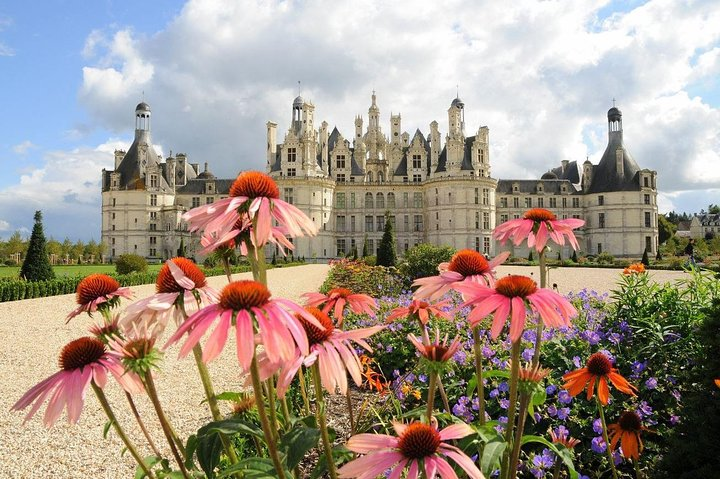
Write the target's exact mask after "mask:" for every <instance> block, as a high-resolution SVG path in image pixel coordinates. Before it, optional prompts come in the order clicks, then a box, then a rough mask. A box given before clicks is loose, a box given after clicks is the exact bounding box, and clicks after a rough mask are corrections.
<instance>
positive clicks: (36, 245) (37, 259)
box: [20, 210, 55, 281]
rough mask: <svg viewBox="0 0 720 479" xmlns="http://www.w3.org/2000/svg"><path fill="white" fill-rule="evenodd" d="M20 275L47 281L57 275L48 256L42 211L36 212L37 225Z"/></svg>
mask: <svg viewBox="0 0 720 479" xmlns="http://www.w3.org/2000/svg"><path fill="white" fill-rule="evenodd" d="M20 277H21V278H24V279H26V280H28V281H46V280H48V279H53V278H54V277H55V272H54V271H53V269H52V266H51V265H50V259H49V258H48V252H47V245H46V243H45V234H44V233H43V225H42V212H41V211H39V210H38V211H36V212H35V225H34V226H33V230H32V234H31V235H30V245H29V246H28V250H27V256H25V261H24V262H23V265H22V268H21V269H20Z"/></svg>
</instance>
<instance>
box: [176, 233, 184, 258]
mask: <svg viewBox="0 0 720 479" xmlns="http://www.w3.org/2000/svg"><path fill="white" fill-rule="evenodd" d="M177 255H178V258H184V257H185V238H180V247H179V248H178V250H177Z"/></svg>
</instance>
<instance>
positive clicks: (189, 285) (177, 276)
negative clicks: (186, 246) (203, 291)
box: [165, 259, 195, 289]
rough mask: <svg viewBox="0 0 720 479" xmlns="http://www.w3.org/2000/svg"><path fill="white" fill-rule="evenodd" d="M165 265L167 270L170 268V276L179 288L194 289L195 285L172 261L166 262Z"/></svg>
mask: <svg viewBox="0 0 720 479" xmlns="http://www.w3.org/2000/svg"><path fill="white" fill-rule="evenodd" d="M165 264H166V265H168V268H170V274H171V275H172V277H173V279H174V280H175V282H176V283H177V284H178V285H179V286H180V287H182V288H184V289H195V283H194V282H193V280H191V279H190V278H188V277H187V276H185V273H183V270H182V269H180V267H179V266H178V265H176V264H175V262H174V261H173V260H172V259H169V260H167V261H166V262H165Z"/></svg>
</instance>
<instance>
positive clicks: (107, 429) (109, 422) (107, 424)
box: [103, 421, 114, 439]
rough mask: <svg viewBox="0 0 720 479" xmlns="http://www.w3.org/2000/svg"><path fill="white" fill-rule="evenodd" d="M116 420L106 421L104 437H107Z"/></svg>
mask: <svg viewBox="0 0 720 479" xmlns="http://www.w3.org/2000/svg"><path fill="white" fill-rule="evenodd" d="M113 422H114V421H108V422H106V423H105V427H103V439H107V436H108V432H110V428H111V427H112V425H113Z"/></svg>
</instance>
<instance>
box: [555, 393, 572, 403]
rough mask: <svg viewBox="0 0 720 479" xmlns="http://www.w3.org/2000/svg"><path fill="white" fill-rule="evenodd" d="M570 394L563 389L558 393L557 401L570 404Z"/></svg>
mask: <svg viewBox="0 0 720 479" xmlns="http://www.w3.org/2000/svg"><path fill="white" fill-rule="evenodd" d="M572 399H573V398H572V396H571V395H570V393H569V392H567V391H566V390H565V389H563V390H562V391H560V392H559V393H558V402H559V403H560V404H570V403H571V402H572Z"/></svg>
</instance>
